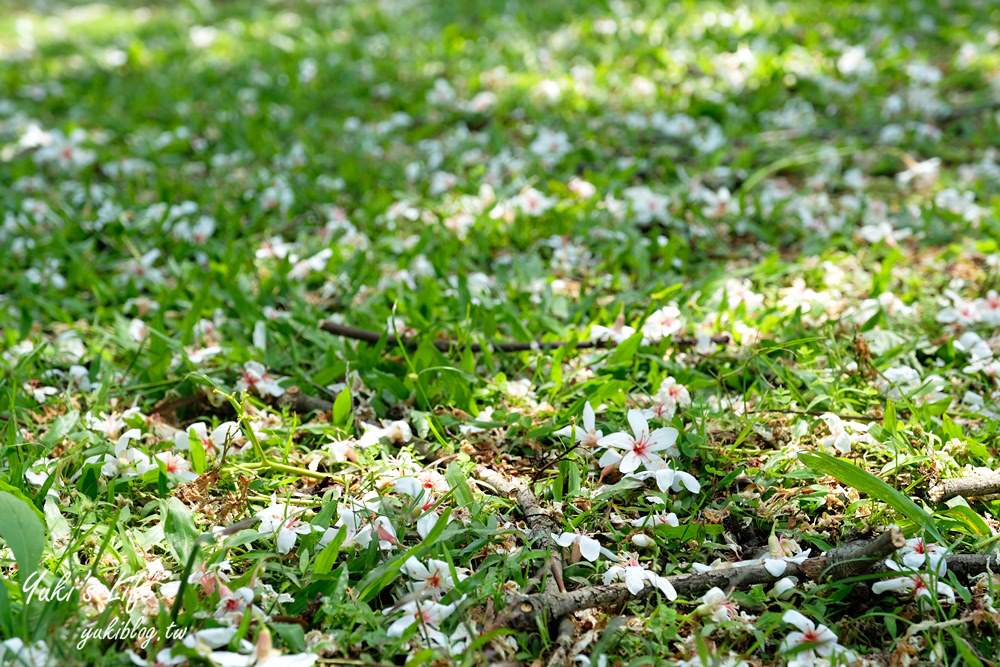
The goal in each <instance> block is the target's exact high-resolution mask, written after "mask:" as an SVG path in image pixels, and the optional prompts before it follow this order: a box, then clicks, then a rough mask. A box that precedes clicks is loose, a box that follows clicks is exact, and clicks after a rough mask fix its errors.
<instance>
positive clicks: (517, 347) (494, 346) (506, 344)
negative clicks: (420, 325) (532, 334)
mask: <svg viewBox="0 0 1000 667" xmlns="http://www.w3.org/2000/svg"><path fill="white" fill-rule="evenodd" d="M319 326H320V328H321V329H323V331H326V332H327V333H331V334H333V335H335V336H341V337H343V338H350V339H352V340H359V341H362V342H365V343H368V344H369V345H375V344H376V343H378V342H379V341H380V340H383V339H384V340H385V341H386V345H387V346H389V347H393V346H396V345H402V346H403V347H405V348H407V349H413V348H415V347H417V346H418V345H419V344H420V341H419V339H417V338H415V337H399V336H396V335H394V334H381V333H379V332H377V331H371V330H369V329H361V328H359V327H353V326H350V325H348V324H340V323H338V322H333V321H331V320H323V321H322V322H320V325H319ZM711 340H712V342H713V343H715V344H716V345H725V344H726V343H728V342H729V336H728V335H726V334H722V335H719V336H712V339H711ZM697 342H698V339H697V338H695V337H694V336H676V337H674V338H673V343H674V345H676V346H677V347H693V346H694V345H696V344H697ZM618 345H619V343H617V342H616V341H613V340H605V339H601V340H584V341H579V342H571V341H564V340H549V341H530V342H521V341H501V342H496V343H489V344H488V345H487V347H488V348H489V349H490V350H492V351H494V352H528V351H539V350H555V349H558V348H560V347H567V346H572V347H575V348H577V349H581V350H583V349H591V348H595V349H604V348H612V347H617V346H618ZM434 347H436V348H437V349H439V350H441V351H442V352H447V351H448V350H451V349H452V348H455V347H459V345H458V343H456V342H454V341H449V340H435V341H434ZM468 348H469V350H471V351H472V352H481V351H482V349H483V346H482V345H480V344H479V343H469V345H468Z"/></svg>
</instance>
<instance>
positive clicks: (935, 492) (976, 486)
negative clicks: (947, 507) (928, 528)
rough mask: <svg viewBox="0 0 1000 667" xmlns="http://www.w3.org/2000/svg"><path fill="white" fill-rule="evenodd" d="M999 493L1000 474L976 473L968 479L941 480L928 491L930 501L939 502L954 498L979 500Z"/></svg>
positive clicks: (992, 472) (994, 472)
mask: <svg viewBox="0 0 1000 667" xmlns="http://www.w3.org/2000/svg"><path fill="white" fill-rule="evenodd" d="M997 493H1000V472H996V471H991V472H988V473H976V474H973V475H969V476H968V477H958V478H955V479H943V480H941V482H940V483H939V484H937V485H936V486H932V487H931V489H930V493H929V494H928V495H930V498H931V500H933V501H935V502H940V501H942V500H948V499H949V498H954V497H955V496H962V497H963V498H981V497H983V496H992V495H994V494H997Z"/></svg>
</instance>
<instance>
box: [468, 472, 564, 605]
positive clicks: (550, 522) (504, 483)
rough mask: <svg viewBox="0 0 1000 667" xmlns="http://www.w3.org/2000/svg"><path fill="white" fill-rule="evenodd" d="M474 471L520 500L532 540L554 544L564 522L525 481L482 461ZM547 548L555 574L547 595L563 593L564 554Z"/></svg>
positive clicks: (487, 482) (505, 493) (494, 486)
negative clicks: (482, 463)
mask: <svg viewBox="0 0 1000 667" xmlns="http://www.w3.org/2000/svg"><path fill="white" fill-rule="evenodd" d="M474 473H475V475H476V477H477V478H479V480H481V481H483V482H485V483H486V484H489V485H490V486H491V487H493V488H494V489H495V490H496V491H497V492H499V493H500V494H502V495H504V496H507V497H508V498H512V499H513V500H514V502H516V503H517V506H518V507H519V508H520V510H521V514H522V515H523V516H524V522H525V523H526V524H528V530H529V533H528V539H529V540H530V541H531V543H532V544H535V545H539V544H545V545H548V544H551V543H552V534H553V533H556V534H559V533H561V532H562V526H561V525H560V524H559V522H558V521H556V520H555V519H553V518H552V516H551V515H550V514H549V513H548V512H547V511H546V510H545V508H543V507H542V505H541V503H539V502H538V498H536V497H535V494H534V493H533V492H532V491H531V489H529V488H528V487H527V486H526V485H525V484H524V483H523V482H521V481H520V480H513V479H507V478H506V477H504V476H503V475H501V474H500V473H498V472H497V471H495V470H491V469H490V468H487V467H486V466H482V465H478V466H476V467H475V469H474ZM547 550H548V551H549V552H550V553H551V556H550V558H549V560H548V563H547V564H546V567H547V568H548V569H549V572H550V574H551V575H552V576H551V578H550V579H549V580H547V581H546V584H545V586H546V588H545V591H546V592H545V593H543V595H548V594H550V593H551V594H556V593H561V592H562V591H563V590H564V589H565V586H564V584H563V578H562V555H561V554H560V553H559V551H558V550H554V549H551V548H549V549H547Z"/></svg>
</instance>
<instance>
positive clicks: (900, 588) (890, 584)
mask: <svg viewBox="0 0 1000 667" xmlns="http://www.w3.org/2000/svg"><path fill="white" fill-rule="evenodd" d="M912 588H913V580H912V579H910V578H909V577H893V578H892V579H886V580H885V581H876V582H875V583H874V584H872V593H875V594H881V593H885V592H886V591H893V592H896V593H905V592H907V591H909V590H911V589H912Z"/></svg>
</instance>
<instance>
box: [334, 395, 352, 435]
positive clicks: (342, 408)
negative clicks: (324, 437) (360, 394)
mask: <svg viewBox="0 0 1000 667" xmlns="http://www.w3.org/2000/svg"><path fill="white" fill-rule="evenodd" d="M351 407H352V404H351V388H350V387H344V388H343V390H341V392H340V393H339V394H337V398H336V399H334V401H333V415H332V416H333V423H334V425H335V426H348V425H349V424H350V420H351Z"/></svg>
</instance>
